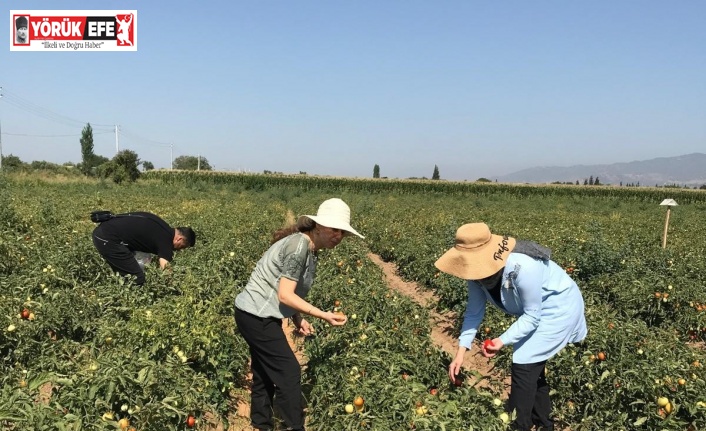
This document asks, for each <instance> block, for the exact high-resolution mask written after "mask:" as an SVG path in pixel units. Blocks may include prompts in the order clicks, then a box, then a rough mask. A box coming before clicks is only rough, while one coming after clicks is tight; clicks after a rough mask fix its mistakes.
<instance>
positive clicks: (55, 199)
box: [0, 171, 706, 431]
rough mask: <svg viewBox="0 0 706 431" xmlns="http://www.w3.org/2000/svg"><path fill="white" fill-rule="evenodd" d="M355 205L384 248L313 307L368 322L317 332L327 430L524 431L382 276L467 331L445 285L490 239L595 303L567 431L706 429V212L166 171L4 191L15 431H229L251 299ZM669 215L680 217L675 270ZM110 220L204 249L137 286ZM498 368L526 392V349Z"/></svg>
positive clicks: (561, 395) (0, 328) (315, 365)
mask: <svg viewBox="0 0 706 431" xmlns="http://www.w3.org/2000/svg"><path fill="white" fill-rule="evenodd" d="M334 196H335V197H341V198H342V199H344V200H345V201H346V202H347V203H348V204H349V205H350V207H351V210H352V217H353V219H352V224H353V226H355V227H356V229H357V230H359V231H360V232H361V233H362V234H363V235H365V236H366V238H365V239H364V240H360V239H347V240H346V241H344V242H343V243H342V244H341V245H340V246H339V247H337V248H336V249H334V250H330V251H324V252H322V253H321V259H320V262H319V269H318V275H317V280H316V282H315V284H314V288H313V289H312V291H311V293H310V297H309V298H308V299H309V300H310V301H311V302H312V303H313V304H315V305H317V306H318V307H319V308H322V309H331V310H333V309H334V308H336V309H338V310H340V311H342V312H343V313H345V314H346V315H347V316H348V318H349V320H348V323H347V324H346V325H345V326H343V327H340V328H332V327H328V326H326V325H325V324H324V323H323V322H321V321H316V320H314V322H313V323H314V325H315V327H316V330H317V331H316V332H317V333H316V335H315V336H314V337H310V338H309V339H307V340H306V341H303V349H304V354H305V356H306V360H307V363H306V366H305V368H304V369H303V383H304V385H303V387H304V395H305V398H306V401H307V429H311V430H321V431H330V430H380V431H383V430H384V431H387V430H395V431H397V430H439V431H442V430H450V431H455V430H459V431H460V430H503V429H506V428H507V422H508V421H509V420H510V418H508V417H507V416H504V415H503V402H504V399H502V398H503V395H502V393H503V388H502V382H501V381H499V380H496V379H491V378H489V377H487V376H482V375H480V374H479V373H477V372H476V371H475V370H464V373H463V376H462V377H463V378H462V379H460V380H459V381H458V382H457V384H451V383H450V382H449V381H448V377H447V367H448V364H449V362H450V360H451V357H450V356H449V354H448V353H446V352H443V351H441V350H439V349H438V348H437V347H436V346H435V345H434V343H433V340H432V338H431V336H430V332H431V330H430V326H429V325H430V320H429V312H430V310H428V309H425V308H423V307H421V306H419V305H417V304H416V303H415V302H414V301H412V300H410V299H409V298H407V297H405V296H404V295H400V294H399V293H396V292H394V291H391V290H390V289H389V288H388V286H387V284H386V281H385V279H384V277H383V274H382V272H381V270H380V269H379V268H378V267H377V266H376V265H375V264H374V263H373V262H371V261H370V259H368V257H367V255H368V253H370V252H372V253H376V254H378V255H380V256H381V257H382V258H383V259H384V260H386V261H390V262H394V263H395V264H397V265H398V267H399V270H400V273H401V275H402V276H403V277H405V278H406V279H408V280H413V281H415V282H417V283H418V284H420V285H421V286H424V288H425V289H429V290H430V291H432V292H434V294H435V295H436V297H437V298H438V304H437V307H438V309H439V310H451V311H453V312H456V313H461V312H462V311H463V307H465V285H464V283H463V281H461V280H458V279H455V278H453V277H450V276H447V275H445V274H440V273H439V272H438V271H437V270H436V268H435V267H434V265H433V263H434V261H435V260H436V259H437V258H438V257H439V256H440V255H441V254H442V253H443V252H444V251H445V250H446V249H447V248H448V247H449V246H450V245H452V244H453V238H454V233H455V231H456V228H457V227H458V226H460V225H461V224H463V223H467V222H473V221H484V222H486V223H488V225H489V226H490V227H491V229H492V230H493V231H495V232H499V233H505V234H508V235H511V236H514V237H517V238H520V239H526V240H533V241H537V242H539V243H541V244H543V245H545V246H547V247H550V248H551V249H552V250H553V254H552V256H553V260H555V261H556V262H557V263H559V264H560V265H562V266H563V267H565V268H566V270H567V272H568V273H569V274H570V275H571V276H572V277H574V279H576V280H577V282H578V284H579V287H580V288H581V289H582V291H583V294H584V298H585V300H586V307H587V309H586V317H587V322H588V325H589V335H588V338H587V339H586V340H585V342H584V343H582V344H581V345H576V346H569V347H567V348H566V349H564V351H562V352H561V353H560V354H559V355H557V356H556V357H555V358H553V359H552V360H550V361H549V363H548V369H547V371H548V380H549V382H550V385H551V386H552V400H553V402H554V417H555V418H556V420H557V426H558V429H562V430H643V429H650V430H699V429H704V427H706V370H705V368H704V367H705V366H706V354H705V352H706V351H705V350H704V341H705V339H706V226H704V224H703V214H704V210H706V193H704V192H703V191H693V190H680V189H647V188H645V189H640V188H617V187H606V186H603V187H574V186H561V187H558V186H544V187H540V186H524V185H502V184H479V183H446V182H439V181H436V182H432V181H416V182H415V181H392V180H346V179H328V178H313V177H308V176H305V175H301V176H291V177H286V176H273V175H270V176H265V175H231V174H218V173H196V172H191V173H189V172H154V171H151V172H149V173H147V174H145V175H143V178H142V179H141V180H140V181H138V182H137V183H134V184H127V185H115V184H112V183H108V182H99V181H89V180H66V179H61V178H42V177H38V176H31V175H30V176H24V175H23V176H19V175H18V176H13V175H7V174H4V175H0V295H1V296H2V301H1V302H0V428H1V429H3V430H5V429H7V430H11V431H14V430H42V429H47V430H55V429H59V430H110V429H127V430H136V431H141V430H184V429H200V430H217V429H228V426H229V425H231V426H232V419H233V415H234V408H235V402H236V400H237V399H238V398H239V397H241V398H242V397H244V398H245V399H246V400H247V393H246V389H245V388H246V387H247V376H248V372H249V369H248V359H249V358H248V351H247V345H246V344H245V342H244V341H243V340H242V338H241V337H240V336H238V335H237V334H236V333H235V324H234V320H233V299H234V298H235V295H236V294H237V292H238V291H239V289H241V288H242V286H243V285H244V284H245V282H246V281H247V278H248V276H249V274H250V271H251V270H252V268H253V267H254V265H255V263H256V262H257V260H258V259H259V257H260V255H261V254H262V253H263V252H264V251H265V250H266V248H267V247H268V244H269V239H270V235H271V233H272V231H273V230H275V229H277V228H279V227H281V226H282V225H283V224H285V223H286V221H287V220H288V217H291V214H297V215H298V214H312V213H313V212H315V211H316V208H317V206H318V204H319V203H320V202H321V201H323V200H324V199H326V198H329V197H334ZM665 198H672V199H675V200H676V201H677V202H678V203H679V206H677V207H675V208H674V209H673V210H672V214H671V219H670V225H669V236H668V239H667V247H666V248H662V244H661V240H662V232H663V229H664V220H665V209H664V208H663V207H660V206H659V203H660V202H661V201H662V199H665ZM96 209H106V210H112V211H113V212H126V211H137V210H145V211H151V212H154V213H156V214H158V215H160V216H162V217H163V218H164V219H165V220H166V221H167V222H168V223H170V224H171V225H173V226H177V225H186V226H192V227H193V228H194V229H195V230H196V232H197V235H198V241H197V245H196V247H194V248H193V249H188V250H185V251H180V252H178V253H176V257H175V261H174V264H173V265H172V269H171V271H167V272H162V271H160V270H158V269H157V268H156V267H149V268H148V269H147V271H146V275H147V282H146V284H145V286H143V287H138V286H134V285H132V284H130V283H127V282H125V281H124V280H123V279H122V278H120V277H117V276H115V275H113V274H111V272H110V270H109V267H108V266H107V265H106V264H105V263H104V262H103V261H102V259H101V258H100V256H99V255H98V253H97V252H96V251H95V250H94V248H93V244H92V242H91V237H90V235H91V231H92V229H93V228H94V226H95V225H94V224H93V223H92V222H91V221H90V219H89V213H90V212H91V211H93V210H96ZM510 322H511V320H510V319H508V318H507V317H505V316H504V315H501V314H500V313H498V312H495V311H493V310H491V309H489V312H488V313H487V314H486V318H485V321H484V326H485V327H487V328H488V336H489V337H490V338H494V337H497V336H498V335H500V334H501V333H502V332H503V330H504V328H506V327H507V326H508V325H509V324H510ZM459 326H460V322H459V323H458V326H457V330H458V327H459ZM493 361H494V363H495V365H496V368H497V369H499V370H501V371H506V372H509V369H510V362H511V349H503V350H501V352H500V354H499V355H498V356H497V357H496V358H494V359H493ZM481 382H483V383H484V384H482V385H481V384H480V383H481ZM231 429H234V428H231Z"/></svg>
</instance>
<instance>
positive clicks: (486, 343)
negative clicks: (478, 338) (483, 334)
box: [483, 338, 493, 350]
mask: <svg viewBox="0 0 706 431" xmlns="http://www.w3.org/2000/svg"><path fill="white" fill-rule="evenodd" d="M492 347H493V340H491V339H490V338H486V339H485V341H483V348H484V349H485V350H488V349H489V348H492Z"/></svg>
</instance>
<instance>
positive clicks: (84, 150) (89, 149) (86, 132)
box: [79, 123, 96, 175]
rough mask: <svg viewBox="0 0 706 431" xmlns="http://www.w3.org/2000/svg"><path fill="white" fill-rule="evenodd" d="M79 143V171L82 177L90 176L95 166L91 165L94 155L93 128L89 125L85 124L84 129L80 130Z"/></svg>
mask: <svg viewBox="0 0 706 431" xmlns="http://www.w3.org/2000/svg"><path fill="white" fill-rule="evenodd" d="M79 142H80V143H81V165H80V169H81V172H83V174H84V175H90V174H91V171H92V169H93V167H94V166H96V165H94V164H93V163H94V160H93V159H94V157H95V154H94V153H93V128H92V127H91V123H88V124H86V127H84V128H83V130H81V139H80V140H79Z"/></svg>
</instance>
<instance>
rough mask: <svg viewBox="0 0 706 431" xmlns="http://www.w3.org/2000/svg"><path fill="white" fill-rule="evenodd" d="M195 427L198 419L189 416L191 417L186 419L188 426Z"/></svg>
mask: <svg viewBox="0 0 706 431" xmlns="http://www.w3.org/2000/svg"><path fill="white" fill-rule="evenodd" d="M194 425H196V418H195V417H193V416H191V415H189V417H188V418H186V426H187V427H189V428H193V427H194Z"/></svg>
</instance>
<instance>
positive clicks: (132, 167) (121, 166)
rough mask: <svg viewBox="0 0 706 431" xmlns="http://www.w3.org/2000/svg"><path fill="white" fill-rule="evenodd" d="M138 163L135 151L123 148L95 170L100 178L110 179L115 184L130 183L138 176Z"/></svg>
mask: <svg viewBox="0 0 706 431" xmlns="http://www.w3.org/2000/svg"><path fill="white" fill-rule="evenodd" d="M139 165H140V159H139V158H138V156H137V153H135V152H134V151H131V150H123V151H120V152H119V153H118V154H116V155H115V157H113V159H112V160H110V161H108V162H105V163H103V164H101V165H100V166H99V167H98V169H97V170H96V171H97V173H98V176H99V177H100V178H105V179H110V180H112V181H113V182H114V183H116V184H122V183H132V182H135V181H136V180H137V179H138V178H139V177H140V170H139V169H138V166H139Z"/></svg>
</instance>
